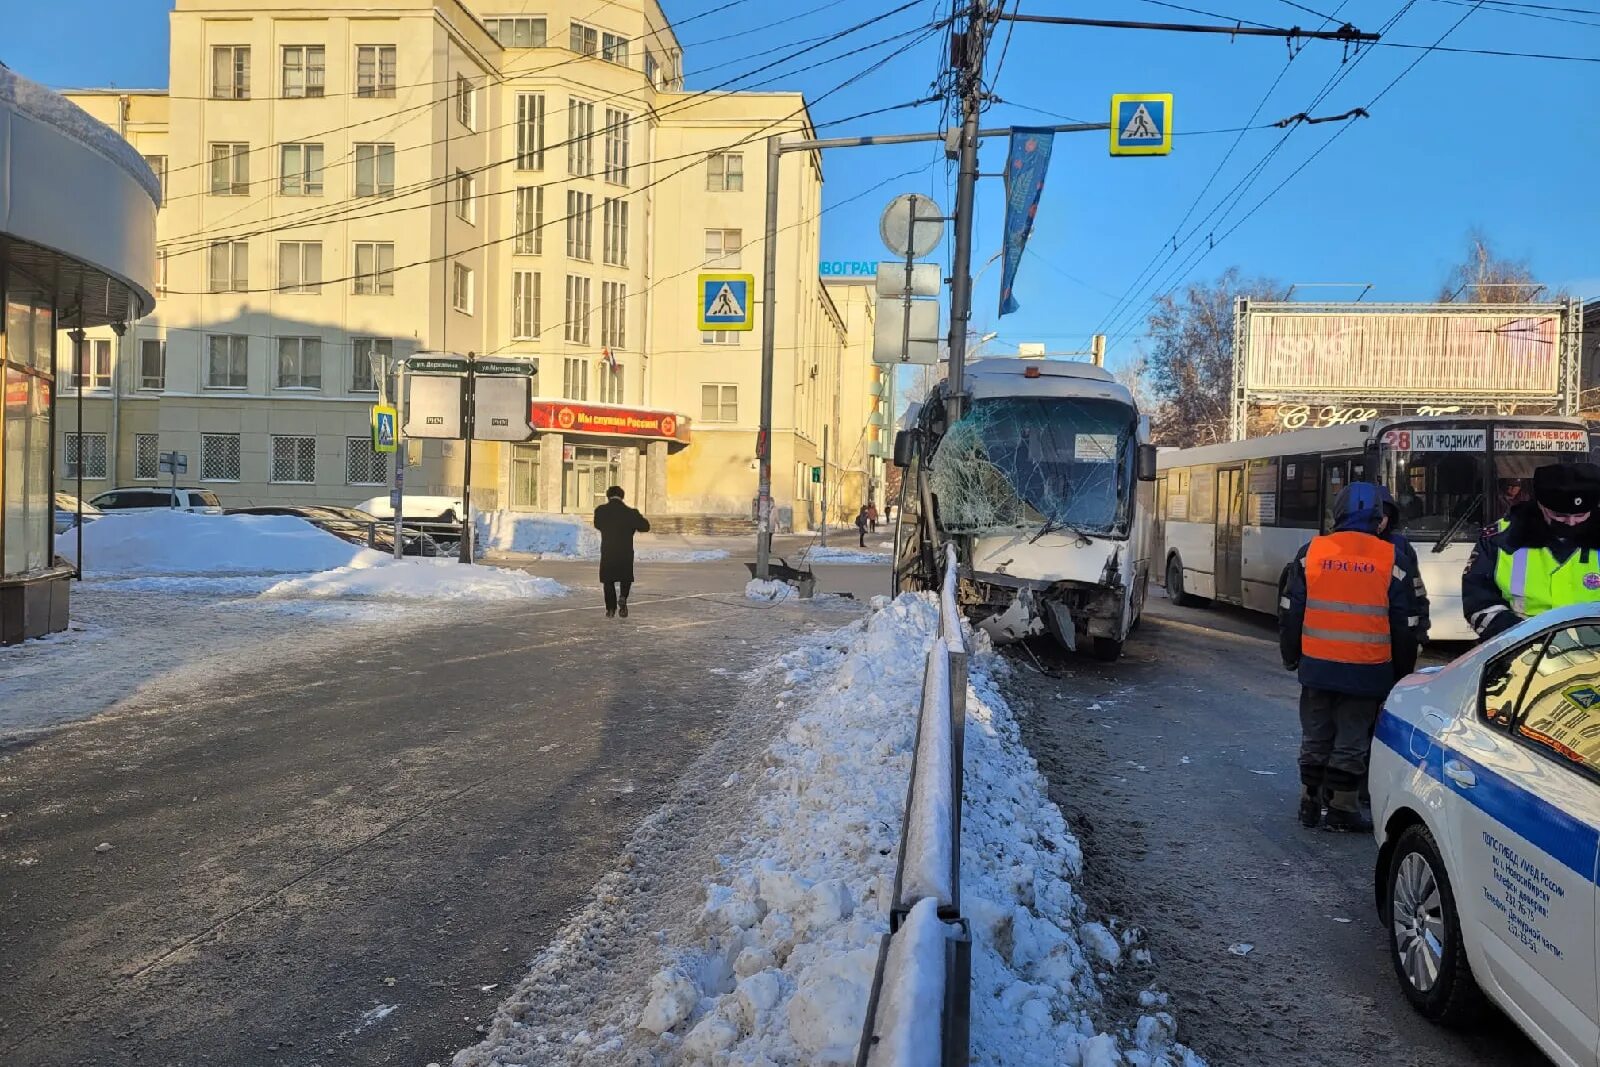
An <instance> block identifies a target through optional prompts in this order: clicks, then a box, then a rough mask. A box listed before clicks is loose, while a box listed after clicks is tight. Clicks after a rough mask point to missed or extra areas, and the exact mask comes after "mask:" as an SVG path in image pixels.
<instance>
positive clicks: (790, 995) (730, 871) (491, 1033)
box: [454, 595, 1201, 1067]
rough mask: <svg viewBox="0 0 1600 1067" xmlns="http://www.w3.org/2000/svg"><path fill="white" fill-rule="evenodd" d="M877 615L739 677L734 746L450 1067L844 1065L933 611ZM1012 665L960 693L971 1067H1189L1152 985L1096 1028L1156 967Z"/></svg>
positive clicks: (859, 1015)
mask: <svg viewBox="0 0 1600 1067" xmlns="http://www.w3.org/2000/svg"><path fill="white" fill-rule="evenodd" d="M876 606H877V608H878V610H876V611H874V613H873V614H872V615H871V616H869V617H868V618H867V619H865V620H863V621H861V622H858V623H856V624H854V625H852V626H849V627H846V628H844V629H842V630H840V631H838V632H836V633H835V634H832V635H829V636H826V637H821V638H815V639H811V640H809V641H807V642H806V643H804V644H803V645H802V646H801V647H800V648H799V649H798V650H796V651H794V652H792V653H791V654H789V655H788V656H786V657H785V658H783V659H782V660H780V661H779V662H778V664H777V665H776V667H775V668H774V669H773V670H771V671H770V672H760V673H758V674H756V675H753V676H752V677H750V678H749V679H747V681H748V683H749V685H750V686H751V692H750V699H749V700H748V701H747V706H746V708H745V709H742V711H743V713H742V716H739V715H736V716H735V717H733V718H732V719H731V720H730V725H729V733H730V735H731V736H732V737H733V738H735V739H734V740H728V741H725V742H724V743H723V745H722V747H721V748H719V749H717V750H714V751H713V752H710V753H708V754H707V757H706V758H705V759H704V760H703V761H702V765H701V767H700V769H699V770H698V772H697V773H695V774H691V775H690V777H689V779H687V780H686V783H685V785H684V787H683V790H682V792H681V794H680V796H679V797H678V799H677V800H676V801H675V802H674V803H673V804H671V805H669V806H668V807H667V808H665V809H663V810H662V811H661V812H658V813H657V815H656V816H653V817H652V818H651V819H650V820H648V821H647V822H646V824H645V825H644V826H643V827H642V828H641V829H640V830H639V831H638V833H637V834H636V835H635V837H634V839H633V841H632V842H631V844H630V846H629V849H628V851H627V854H626V855H625V856H624V858H623V863H622V866H621V867H620V868H619V869H618V870H617V871H615V872H613V873H612V874H611V875H609V876H607V877H606V878H605V879H603V880H602V882H601V884H600V886H599V887H598V888H597V891H596V896H595V900H594V903H593V904H592V905H591V907H590V908H589V909H587V910H586V911H585V912H584V913H582V914H581V915H580V916H579V917H578V918H577V919H576V920H574V922H573V923H572V924H571V925H570V926H569V927H568V928H567V929H566V930H565V931H564V932H563V933H562V934H561V935H560V936H559V937H558V938H557V939H556V941H555V942H554V943H553V945H552V946H551V947H550V948H549V949H547V950H546V951H545V952H544V953H543V954H542V955H541V956H540V957H539V958H538V959H537V960H535V961H534V964H533V968H532V970H531V972H530V974H529V976H528V978H527V979H526V981H525V982H524V983H523V984H522V985H521V986H520V987H519V988H518V989H517V990H516V991H515V992H514V993H513V994H512V995H511V996H510V997H509V998H508V999H507V1000H506V1002H505V1003H504V1004H502V1006H501V1008H500V1011H499V1013H498V1014H497V1016H496V1018H495V1019H494V1021H493V1023H492V1025H491V1026H490V1027H489V1030H488V1033H487V1035H486V1037H485V1039H484V1041H483V1042H482V1043H481V1044H479V1045H477V1046H475V1047H473V1048H470V1049H467V1050H464V1051H462V1052H461V1053H459V1054H458V1055H457V1056H456V1058H455V1061H454V1062H455V1067H510V1065H513V1064H519V1065H529V1067H532V1065H540V1067H543V1065H546V1064H629V1065H633V1064H659V1065H662V1067H673V1065H679V1064H706V1065H716V1067H722V1065H749V1067H757V1065H765V1067H776V1065H790V1064H793V1065H800V1064H850V1063H854V1061H855V1048H856V1043H857V1041H858V1039H859V1037H860V1034H861V1029H862V1024H863V1021H864V1013H865V1008H866V1004H867V998H868V992H869V990H870V988H871V983H872V978H873V971H874V966H875V964H876V961H877V956H878V944H879V938H880V936H881V935H882V934H884V933H885V932H886V931H887V929H888V922H887V910H888V898H889V895H890V893H891V890H892V885H893V878H894V864H895V859H896V854H897V846H898V838H899V833H900V823H901V812H902V808H903V805H904V802H905V791H906V782H907V778H908V775H909V773H910V761H911V745H912V740H913V734H914V730H915V721H916V707H917V703H918V698H919V691H920V687H921V680H922V678H921V676H922V669H923V659H924V656H925V654H926V650H927V648H928V647H929V645H930V643H931V641H932V639H933V636H934V634H935V632H936V630H937V625H938V623H937V608H936V605H935V603H934V601H933V600H932V599H931V598H929V597H924V596H918V595H906V596H902V597H900V598H899V599H897V600H896V601H894V602H893V603H892V604H888V603H885V602H883V601H881V600H880V601H879V602H877V605H876ZM1003 669H1004V665H1003V663H1002V662H1001V661H1000V660H998V659H997V658H996V657H994V656H993V655H992V654H991V653H988V652H985V651H980V652H978V654H976V655H975V656H974V657H973V660H972V669H971V691H970V693H969V698H968V712H967V714H968V722H967V733H966V750H965V763H966V789H965V796H964V804H963V820H964V821H963V837H962V843H961V844H962V849H961V870H962V904H963V910H964V912H965V913H966V915H967V917H968V918H969V919H970V920H971V924H972V931H973V940H974V946H973V990H972V1053H973V1055H972V1062H973V1063H975V1064H993V1065H1019V1067H1020V1065H1024V1064H1064V1065H1068V1067H1074V1065H1081V1067H1112V1065H1116V1064H1127V1065H1130V1067H1197V1065H1199V1064H1200V1063H1201V1061H1200V1060H1199V1058H1198V1057H1196V1056H1194V1054H1193V1053H1191V1052H1189V1051H1188V1050H1187V1049H1184V1048H1183V1047H1182V1046H1181V1045H1178V1044H1176V1043H1175V1040H1174V1032H1175V1026H1174V1023H1173V1020H1172V1018H1171V1016H1170V1015H1167V1014H1166V1013H1165V1012H1163V1011H1160V1010H1157V1009H1158V1008H1159V1007H1160V1006H1161V1005H1164V1003H1165V997H1164V996H1163V995H1162V994H1160V993H1159V992H1158V991H1156V990H1155V989H1153V988H1152V989H1151V990H1150V992H1149V994H1148V995H1147V997H1146V998H1145V1002H1146V1003H1147V1004H1148V1005H1150V1006H1151V1009H1150V1012H1149V1014H1146V1015H1143V1016H1141V1017H1138V1018H1126V1019H1107V1018H1103V1017H1102V1010H1103V1002H1102V998H1101V994H1100V988H1101V985H1102V979H1101V977H1100V976H1101V975H1102V974H1104V973H1107V972H1109V971H1111V970H1113V969H1116V968H1118V967H1141V968H1142V967H1146V966H1147V965H1148V962H1149V958H1148V953H1147V952H1146V951H1145V950H1143V949H1142V948H1141V947H1140V946H1139V936H1138V932H1137V931H1134V930H1122V931H1113V930H1112V929H1108V928H1107V926H1106V925H1102V924H1100V923H1097V922H1094V921H1092V919H1093V917H1091V916H1089V915H1087V914H1086V913H1085V907H1084V905H1083V903H1082V901H1081V900H1080V899H1079V897H1078V896H1077V895H1076V894H1075V893H1074V891H1073V887H1072V883H1073V881H1074V880H1075V879H1076V878H1077V877H1078V875H1079V873H1080V867H1081V863H1082V858H1081V852H1080V850H1079V848H1078V844H1077V842H1076V840H1075V839H1074V838H1073V837H1072V835H1071V834H1070V833H1069V832H1068V831H1067V828H1066V825H1065V823H1064V821H1063V819H1062V817H1061V813H1060V811H1059V810H1058V809H1057V808H1056V807H1055V806H1054V804H1052V803H1051V802H1050V801H1049V800H1048V799H1047V797H1046V795H1045V786H1044V782H1043V780H1042V778H1041V777H1040V775H1039V772H1038V768H1037V766H1036V765H1035V763H1034V761H1033V758H1032V756H1031V755H1030V754H1029V753H1028V752H1027V750H1026V748H1025V747H1024V746H1023V744H1022V742H1021V739H1020V736H1019V732H1018V728H1017V724H1016V722H1015V720H1014V719H1013V717H1012V714H1011V712H1010V709H1009V708H1007V706H1006V704H1005V702H1004V700H1003V699H1002V698H1001V696H1000V694H999V691H998V689H997V688H996V686H995V684H994V677H995V674H996V673H997V672H999V671H1001V670H1003ZM739 738H742V739H743V740H738V739H739ZM730 767H732V768H735V769H734V770H733V772H732V773H731V774H730V773H728V770H729V768H730ZM697 872H698V873H697Z"/></svg>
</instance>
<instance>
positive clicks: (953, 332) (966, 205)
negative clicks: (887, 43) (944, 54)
mask: <svg viewBox="0 0 1600 1067" xmlns="http://www.w3.org/2000/svg"><path fill="white" fill-rule="evenodd" d="M989 25H990V18H989V4H988V0H972V2H971V4H970V5H969V6H968V8H967V28H966V30H965V31H964V32H963V33H962V34H961V35H960V36H959V37H957V38H955V40H954V42H953V43H954V47H955V50H956V53H957V54H956V55H954V56H952V57H951V58H952V59H953V60H954V61H955V63H956V64H957V70H956V77H957V79H958V80H957V85H958V88H959V90H960V93H961V132H960V134H959V140H958V141H957V152H958V154H959V158H960V160H961V165H960V168H961V169H960V177H959V179H958V182H957V185H956V213H955V228H956V249H955V257H954V259H953V260H952V261H951V264H950V336H949V342H948V345H947V347H948V349H949V353H950V363H949V370H948V371H947V372H946V374H945V383H946V384H945V390H946V393H945V417H946V419H947V420H948V421H949V422H952V423H953V422H955V421H956V420H957V419H959V418H961V411H962V400H963V395H962V394H963V390H964V389H965V387H966V383H965V381H964V379H965V373H964V372H965V369H966V359H967V324H968V323H969V322H970V321H971V320H972V218H973V204H974V202H975V201H976V199H977V190H978V141H979V137H980V134H979V129H978V119H979V117H980V115H979V113H980V111H981V110H982V107H983V55H984V50H985V48H986V46H987V45H988V41H989Z"/></svg>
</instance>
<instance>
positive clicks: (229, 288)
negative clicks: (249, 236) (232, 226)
mask: <svg viewBox="0 0 1600 1067" xmlns="http://www.w3.org/2000/svg"><path fill="white" fill-rule="evenodd" d="M207 251H208V255H207V257H206V260H207V264H208V267H209V269H208V271H207V281H208V282H209V285H210V289H211V291H212V292H213V293H242V292H244V291H245V290H246V289H248V288H250V245H249V243H248V242H246V241H212V242H211V245H210V248H209V249H208V250H207Z"/></svg>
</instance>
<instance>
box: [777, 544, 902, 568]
mask: <svg viewBox="0 0 1600 1067" xmlns="http://www.w3.org/2000/svg"><path fill="white" fill-rule="evenodd" d="M893 549H894V545H893V544H891V543H888V542H884V543H882V544H879V545H876V546H875V547H874V546H869V547H867V548H859V547H857V546H855V545H810V546H808V547H807V548H806V549H805V550H804V551H803V552H801V553H800V559H801V561H803V562H805V563H812V564H816V563H857V564H868V563H888V562H889V561H890V560H891V559H893V558H894V556H893Z"/></svg>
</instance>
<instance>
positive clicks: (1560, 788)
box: [1371, 604, 1600, 1067]
mask: <svg viewBox="0 0 1600 1067" xmlns="http://www.w3.org/2000/svg"><path fill="white" fill-rule="evenodd" d="M1371 791H1372V814H1373V822H1374V825H1375V831H1374V832H1375V834H1376V836H1377V838H1378V844H1379V852H1378V863H1377V870H1376V876H1377V877H1376V881H1377V897H1378V909H1379V912H1380V914H1381V915H1382V917H1383V920H1384V921H1385V923H1387V925H1388V927H1389V938H1390V947H1391V958H1392V961H1393V963H1394V968H1395V974H1396V975H1397V976H1398V977H1399V979H1400V986H1401V988H1402V989H1403V990H1404V991H1405V995H1406V997H1407V999H1409V1000H1410V1001H1411V1003H1412V1005H1413V1006H1415V1007H1416V1009H1417V1010H1418V1011H1420V1012H1421V1013H1422V1014H1423V1015H1425V1016H1427V1017H1428V1018H1430V1019H1433V1020H1435V1021H1438V1022H1443V1023H1460V1022H1465V1021H1467V1020H1469V1019H1471V1018H1472V1017H1473V1015H1474V1013H1475V1012H1477V1011H1478V1010H1480V1009H1481V1007H1482V1003H1483V1001H1482V998H1483V995H1484V994H1487V995H1488V997H1489V998H1490V999H1491V1000H1493V1001H1494V1002H1495V1003H1496V1004H1498V1005H1499V1006H1500V1007H1502V1008H1503V1009H1505V1011H1506V1013H1507V1014H1508V1015H1510V1016H1511V1018H1512V1019H1514V1020H1515V1021H1516V1022H1517V1024H1518V1025H1519V1026H1521V1027H1522V1028H1523V1029H1524V1030H1525V1031H1527V1033H1528V1035H1529V1036H1530V1037H1532V1038H1533V1040H1534V1041H1536V1042H1537V1043H1538V1044H1539V1046H1540V1047H1541V1048H1543V1049H1544V1051H1545V1052H1546V1053H1547V1054H1549V1056H1550V1058H1551V1059H1552V1060H1554V1061H1555V1062H1556V1063H1559V1064H1583V1065H1584V1067H1593V1065H1594V1064H1595V1063H1596V1062H1597V1057H1600V989H1597V986H1596V969H1597V966H1600V953H1597V951H1596V924H1595V909H1596V906H1597V904H1600V893H1597V888H1596V886H1597V874H1600V829H1597V827H1600V605H1592V604H1591V605H1576V606H1573V607H1569V608H1561V609H1559V610H1556V611H1551V612H1547V613H1546V614H1544V615H1540V616H1538V617H1536V618H1533V619H1529V620H1527V621H1526V622H1524V623H1522V624H1521V625H1519V626H1517V627H1515V628H1514V629H1512V630H1508V631H1507V632H1506V633H1504V634H1501V635H1500V636H1499V637H1496V638H1495V639H1494V640H1492V641H1487V642H1485V643H1484V644H1483V645H1481V646H1479V647H1478V648H1476V649H1474V650H1472V651H1471V652H1469V653H1467V654H1466V655H1464V656H1462V657H1460V658H1459V659H1457V660H1456V661H1455V662H1453V663H1451V664H1449V665H1448V666H1445V667H1440V668H1437V669H1434V670H1430V671H1428V672H1425V673H1421V674H1414V675H1412V676H1411V677H1409V678H1407V679H1406V680H1405V681H1403V682H1401V683H1400V684H1399V685H1398V686H1396V687H1395V689H1394V692H1393V693H1391V694H1390V696H1389V699H1388V701H1387V703H1386V705H1385V708H1384V710H1383V713H1382V714H1381V715H1380V716H1379V719H1378V724H1377V733H1376V736H1375V737H1374V739H1373V743H1372V776H1371Z"/></svg>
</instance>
